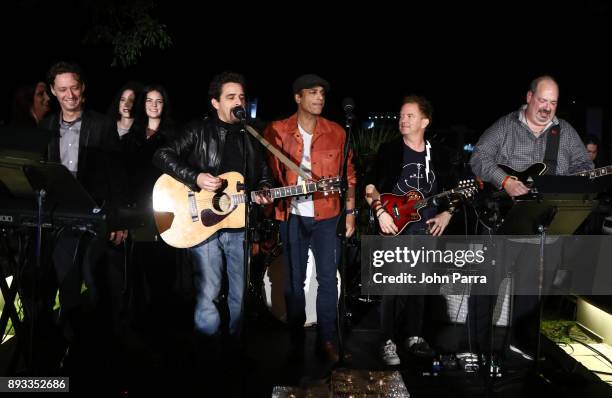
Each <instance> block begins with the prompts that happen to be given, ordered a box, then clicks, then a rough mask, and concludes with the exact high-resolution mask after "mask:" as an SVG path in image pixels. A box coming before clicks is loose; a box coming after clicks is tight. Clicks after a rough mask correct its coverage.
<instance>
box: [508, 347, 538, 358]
mask: <svg viewBox="0 0 612 398" xmlns="http://www.w3.org/2000/svg"><path fill="white" fill-rule="evenodd" d="M509 348H510V351H512V352H516V353H517V354H519V355H521V356H522V357H523V358H525V359H526V360H528V361H533V356H531V355H530V354H527V353H526V352H525V351H523V350H521V349H520V348H518V347H517V346H515V345H512V344H510V347H509Z"/></svg>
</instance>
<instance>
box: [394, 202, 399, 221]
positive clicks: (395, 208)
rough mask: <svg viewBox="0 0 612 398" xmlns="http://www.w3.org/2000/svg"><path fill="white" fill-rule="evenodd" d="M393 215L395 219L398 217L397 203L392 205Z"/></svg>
mask: <svg viewBox="0 0 612 398" xmlns="http://www.w3.org/2000/svg"><path fill="white" fill-rule="evenodd" d="M393 217H395V218H397V219H399V218H400V214H399V209H398V208H397V205H393Z"/></svg>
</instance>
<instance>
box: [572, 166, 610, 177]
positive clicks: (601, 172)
mask: <svg viewBox="0 0 612 398" xmlns="http://www.w3.org/2000/svg"><path fill="white" fill-rule="evenodd" d="M610 173H612V166H605V167H600V168H598V169H593V170H587V171H581V172H580V173H576V174H574V175H576V176H582V177H589V178H591V179H593V178H597V177H602V176H605V175H608V174H610Z"/></svg>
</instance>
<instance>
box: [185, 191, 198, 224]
mask: <svg viewBox="0 0 612 398" xmlns="http://www.w3.org/2000/svg"><path fill="white" fill-rule="evenodd" d="M187 202H189V212H190V213H191V221H193V222H197V221H198V220H199V216H198V204H197V203H196V198H195V193H194V192H193V191H189V193H187Z"/></svg>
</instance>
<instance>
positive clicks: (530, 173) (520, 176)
mask: <svg viewBox="0 0 612 398" xmlns="http://www.w3.org/2000/svg"><path fill="white" fill-rule="evenodd" d="M497 166H498V167H499V168H500V169H502V170H503V171H504V172H505V173H506V174H508V175H509V176H510V178H512V179H515V180H518V181H521V182H522V183H523V184H525V185H526V186H527V187H531V186H532V185H533V177H535V176H540V175H542V174H544V173H545V172H546V170H547V169H548V167H547V166H546V165H545V164H544V163H534V164H532V165H531V166H529V167H527V168H526V169H525V170H523V171H516V170H514V169H513V168H512V167H510V166H506V165H505V164H498V165H497ZM608 174H612V166H605V167H600V168H598V169H593V170H586V171H581V172H579V173H574V174H571V175H573V176H581V177H588V178H589V179H591V180H592V179H595V178H597V177H602V176H605V175H608Z"/></svg>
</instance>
